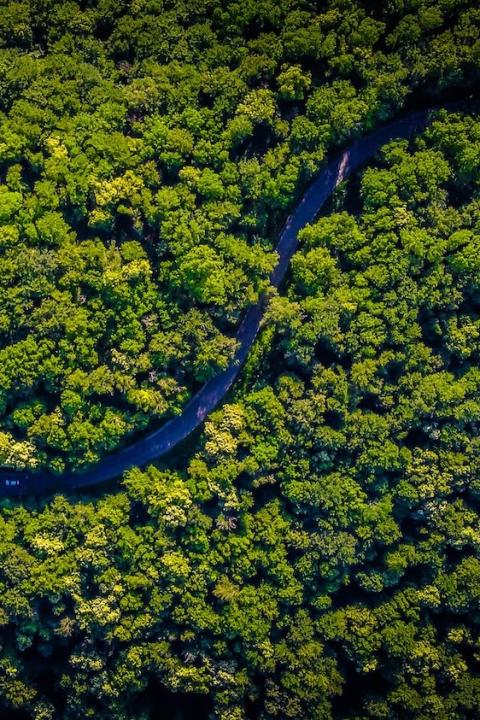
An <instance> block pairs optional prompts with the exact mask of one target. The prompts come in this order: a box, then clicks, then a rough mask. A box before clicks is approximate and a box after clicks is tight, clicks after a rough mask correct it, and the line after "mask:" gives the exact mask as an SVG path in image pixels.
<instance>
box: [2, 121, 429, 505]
mask: <svg viewBox="0 0 480 720" xmlns="http://www.w3.org/2000/svg"><path fill="white" fill-rule="evenodd" d="M430 114H431V111H429V110H425V111H421V112H417V113H413V114H411V115H408V116H406V117H405V118H403V119H401V120H397V121H395V122H393V123H391V124H389V125H386V126H384V127H382V128H380V129H379V130H376V131H375V132H372V133H371V134H369V135H366V136H365V137H363V138H360V139H359V140H357V141H355V142H354V143H353V144H352V145H350V146H349V147H348V148H347V149H346V150H345V151H344V152H343V153H341V154H340V155H339V156H338V157H336V158H335V159H334V160H332V162H330V163H329V164H328V165H327V167H326V168H325V169H324V170H322V171H321V172H320V173H319V174H318V175H317V176H316V178H315V179H314V180H313V182H312V184H311V185H310V187H309V188H308V189H307V190H306V192H305V194H304V195H303V196H302V198H301V199H300V201H299V203H298V204H297V206H296V207H295V209H294V210H293V212H292V214H291V215H290V216H289V218H288V219H287V222H286V224H285V226H284V228H283V230H282V231H281V233H280V237H279V240H278V244H277V252H278V256H279V260H278V264H277V266H276V268H275V269H274V271H273V272H272V275H271V281H272V284H273V285H274V286H275V287H278V285H279V284H280V283H281V282H282V280H283V278H284V277H285V273H286V271H287V268H288V265H289V262H290V259H291V257H292V255H293V253H294V252H295V250H296V249H297V244H298V232H299V231H300V230H301V229H302V228H304V227H305V225H308V224H309V223H311V222H313V221H314V220H315V218H316V217H317V215H318V213H319V211H320V209H321V208H322V206H323V205H324V203H325V201H326V200H327V199H328V198H329V197H330V195H331V194H332V192H333V190H334V189H335V187H336V186H337V185H338V183H339V182H340V181H341V180H342V179H343V178H345V177H347V176H348V175H349V174H350V173H351V172H353V171H354V170H355V169H356V168H357V167H359V166H360V165H362V164H363V163H364V162H366V161H367V160H368V159H369V158H371V157H372V155H374V154H375V152H376V151H377V150H378V149H379V148H380V147H381V146H382V145H384V144H385V143H386V142H388V141H389V140H392V139H393V138H408V137H410V136H412V135H413V134H415V133H418V132H420V131H421V130H423V129H424V128H425V127H426V126H427V125H428V123H429V118H430ZM264 308H265V300H264V299H261V300H260V301H259V302H258V303H257V304H256V305H253V306H252V307H250V309H249V310H247V312H246V313H245V316H244V318H243V320H242V322H241V324H240V326H239V329H238V332H237V340H238V341H239V348H238V351H237V353H236V356H235V359H234V361H233V362H232V363H231V365H230V366H229V367H228V368H227V369H226V370H224V371H222V372H220V373H219V374H218V375H216V376H215V377H214V378H212V379H211V380H209V382H207V383H206V384H205V385H204V386H203V387H202V388H201V389H200V390H199V391H198V393H197V394H196V395H195V396H194V397H193V398H192V399H191V400H190V402H189V403H188V404H187V405H186V406H185V408H184V410H183V412H182V414H181V415H178V416H177V417H175V418H173V419H172V420H169V421H168V422H167V423H165V424H164V425H162V426H161V427H160V428H159V429H158V430H154V431H153V432H151V433H149V434H148V435H146V436H145V437H144V438H142V439H141V440H138V441H137V442H134V443H133V444H132V445H130V446H128V447H126V448H124V449H123V450H120V451H118V452H116V453H113V454H112V455H109V456H107V457H105V458H104V459H103V460H101V461H100V462H99V463H97V464H96V465H95V466H93V467H92V468H91V469H89V470H86V471H85V472H83V473H72V472H70V473H65V474H63V475H52V474H50V473H47V472H38V473H37V472H27V471H15V470H11V471H9V470H5V469H1V470H0V496H17V497H18V496H20V497H21V496H25V495H30V494H32V495H41V494H47V493H50V492H53V491H60V492H61V491H66V492H68V491H71V490H75V489H77V488H82V487H86V486H89V485H95V484H97V483H101V482H106V481H107V480H112V479H113V478H115V477H117V476H119V475H121V474H122V473H124V472H125V471H126V470H128V469H129V468H132V467H134V466H144V465H146V464H147V463H149V462H151V461H152V460H156V459H157V458H159V457H161V456H162V455H165V454H166V453H168V452H169V451H170V450H171V449H172V448H174V447H175V445H177V444H178V443H179V442H181V441H182V440H184V439H185V438H186V437H187V435H189V434H190V433H191V432H192V431H193V430H195V428H197V427H198V426H199V425H201V424H202V423H203V421H204V420H205V418H206V417H207V415H208V414H209V413H210V412H212V410H213V409H214V408H215V407H216V406H217V405H218V404H219V403H220V401H221V400H223V398H224V397H225V395H226V394H227V392H228V390H229V389H230V387H231V385H232V383H233V382H234V381H235V379H236V377H237V375H238V374H239V372H240V369H241V366H242V364H243V362H244V361H245V358H246V357H247V355H248V352H249V350H250V348H251V347H252V344H253V342H254V340H255V337H256V335H257V333H258V330H259V328H260V323H261V320H262V316H263V312H264Z"/></svg>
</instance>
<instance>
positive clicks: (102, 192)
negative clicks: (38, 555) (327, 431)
mask: <svg viewBox="0 0 480 720" xmlns="http://www.w3.org/2000/svg"><path fill="white" fill-rule="evenodd" d="M407 5H408V7H407V6H405V7H403V3H396V2H392V3H380V4H379V7H376V8H374V9H372V8H371V7H370V5H369V4H365V5H363V4H362V3H351V2H343V1H342V2H330V3H326V4H325V5H324V8H323V9H322V10H320V11H318V10H316V9H315V7H316V4H315V3H310V2H298V1H296V0H295V1H293V0H290V1H289V2H281V3H272V2H257V1H254V0H247V2H242V3H235V2H227V3H224V2H221V3H220V2H212V1H209V0H205V1H203V2H202V1H200V2H188V3H183V2H161V1H160V0H151V1H145V2H131V3H130V2H117V1H116V0H115V1H114V2H113V1H110V0H102V1H101V2H73V1H72V2H58V1H57V0H25V1H24V2H11V0H2V2H0V181H1V182H0V464H2V465H4V466H7V467H12V468H32V469H35V468H41V467H49V468H50V469H53V470H54V471H57V472H61V471H62V470H64V469H65V468H73V469H77V468H81V467H82V466H85V465H88V464H91V463H94V462H95V461H97V460H98V459H99V458H100V457H102V456H103V455H104V454H105V453H107V452H109V451H112V450H113V449H115V448H116V447H118V446H119V445H120V444H122V443H123V442H125V440H126V438H127V437H128V436H129V435H130V436H131V435H132V433H135V432H139V431H142V430H144V429H145V428H147V427H148V426H150V425H151V424H152V423H156V424H159V423H161V422H162V420H164V419H166V418H168V417H169V416H172V415H174V414H177V413H179V412H180V410H181V408H182V407H183V406H184V404H185V402H186V400H187V399H188V398H189V397H190V395H191V394H192V392H194V390H195V389H196V388H198V386H199V385H200V384H201V383H203V382H204V381H205V380H206V379H208V378H209V377H211V376H212V375H214V374H215V373H216V372H218V371H219V370H220V369H222V368H224V367H226V365H227V364H228V363H229V361H231V359H232V357H233V353H234V351H235V340H234V330H235V327H236V326H237V324H238V321H239V318H240V316H241V314H242V312H243V311H244V310H245V308H246V307H247V306H248V305H249V304H250V303H252V302H254V301H255V300H257V299H258V297H259V295H260V293H262V292H263V291H265V290H266V289H267V287H268V281H269V274H270V272H271V270H272V268H273V266H274V264H275V253H274V252H273V247H274V244H275V232H276V230H277V229H278V227H279V224H280V223H281V222H282V220H283V219H284V217H285V213H286V211H287V210H288V209H289V208H290V207H291V205H292V203H293V201H294V200H295V198H296V197H298V195H299V193H300V192H301V190H302V189H303V188H304V187H305V185H306V184H307V182H308V180H309V179H310V178H311V176H312V174H313V173H314V172H315V171H316V170H318V168H319V167H321V165H322V162H323V161H324V158H325V155H326V153H327V151H328V150H329V149H330V148H331V147H333V146H334V145H336V144H337V145H338V144H339V143H343V142H346V141H347V140H348V139H349V138H351V137H353V136H356V135H359V134H361V133H362V132H364V131H365V130H368V129H370V128H372V127H374V126H375V125H376V124H378V123H379V122H382V121H384V120H385V119H386V118H388V117H390V116H391V115H393V114H394V113H396V112H397V111H398V110H399V109H400V108H401V107H402V106H403V105H404V103H405V102H406V101H408V99H409V97H410V96H411V95H412V93H414V92H418V89H419V88H423V90H424V92H425V93H426V96H430V97H434V96H436V95H439V94H441V93H442V92H445V91H447V90H448V89H449V88H455V87H461V88H462V89H463V90H465V88H468V87H469V86H471V87H473V84H474V82H475V80H476V78H477V76H478V62H479V57H480V49H479V41H478V36H479V33H478V29H479V24H480V14H479V13H480V10H479V9H478V8H476V7H472V6H471V4H470V3H468V2H463V1H462V0H442V2H440V3H436V4H435V5H428V4H425V3H422V2H412V3H409V4H407ZM473 5H475V4H473Z"/></svg>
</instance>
